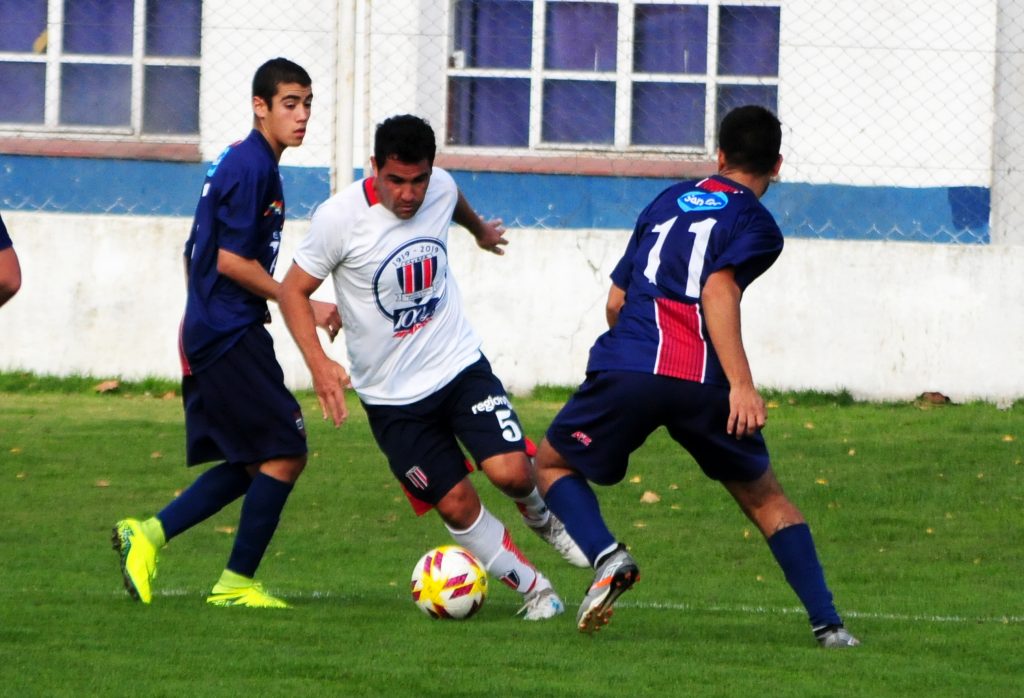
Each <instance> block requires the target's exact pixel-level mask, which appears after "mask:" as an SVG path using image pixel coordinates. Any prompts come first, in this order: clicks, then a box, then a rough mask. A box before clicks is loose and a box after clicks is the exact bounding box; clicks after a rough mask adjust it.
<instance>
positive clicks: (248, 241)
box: [211, 159, 266, 259]
mask: <svg viewBox="0 0 1024 698" xmlns="http://www.w3.org/2000/svg"><path fill="white" fill-rule="evenodd" d="M211 188H212V189H214V190H215V191H216V192H217V202H216V213H215V216H216V220H217V229H218V235H217V247H218V248H220V249H225V250H228V251H229V252H234V253H235V254H237V255H239V256H240V257H245V258H246V259H256V258H257V257H259V255H260V253H261V252H262V251H263V247H264V246H265V244H266V243H265V242H264V241H263V240H261V239H260V235H259V224H260V219H261V217H262V210H261V203H262V198H263V197H262V194H263V186H262V182H261V181H260V178H259V177H258V176H257V173H256V172H255V171H254V169H253V168H252V167H238V166H237V163H235V162H231V161H230V159H229V160H228V161H227V162H223V163H221V165H220V167H218V168H217V172H216V173H214V176H213V179H212V182H211Z"/></svg>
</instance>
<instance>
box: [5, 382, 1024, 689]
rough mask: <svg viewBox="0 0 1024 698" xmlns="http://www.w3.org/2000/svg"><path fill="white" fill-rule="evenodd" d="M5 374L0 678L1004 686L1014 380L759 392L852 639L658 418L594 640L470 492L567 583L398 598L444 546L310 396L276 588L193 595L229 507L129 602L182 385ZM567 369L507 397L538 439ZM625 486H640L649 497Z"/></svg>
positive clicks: (225, 526)
mask: <svg viewBox="0 0 1024 698" xmlns="http://www.w3.org/2000/svg"><path fill="white" fill-rule="evenodd" d="M94 382H95V381H92V382H91V381H89V380H87V379H82V380H80V381H78V382H73V383H69V382H66V381H51V382H47V381H40V380H36V379H26V378H25V377H12V376H7V377H5V378H3V379H0V511H2V519H0V520H2V522H3V525H2V526H0V550H2V564H0V695H4V696H175V697H178V696H182V695H185V696H240V695H253V696H477V695H519V694H521V695H527V696H616V697H617V698H621V697H622V696H629V695H652V696H655V695H656V696H690V695H696V696H753V695H768V696H907V695H914V694H919V695H927V696H1009V695H1021V692H1022V689H1021V686H1022V685H1024V658H1022V653H1021V649H1020V648H1021V645H1022V642H1024V583H1022V580H1021V576H1022V572H1024V562H1022V550H1024V516H1022V509H1024V507H1022V504H1024V421H1022V412H1024V404H1022V403H1020V402H1018V403H1017V404H1016V405H1015V406H1014V407H1013V408H1012V409H1010V410H1005V411H999V410H997V409H996V408H995V407H993V406H991V405H986V404H971V405H946V406H937V407H930V406H924V405H915V404H899V405H871V404H860V403H853V402H852V401H851V400H849V399H848V398H847V397H845V396H833V397H828V396H815V395H803V394H797V395H785V394H783V395H772V396H771V403H770V406H771V410H770V417H769V426H768V428H767V431H766V437H767V438H768V441H769V446H770V448H771V449H772V453H773V458H774V461H775V467H776V470H777V471H778V473H779V476H780V479H781V480H782V482H783V484H784V486H785V487H786V489H787V491H788V493H789V494H790V496H791V497H792V498H793V500H794V501H795V502H796V503H797V504H798V505H799V506H800V507H801V509H802V510H803V511H804V513H805V514H806V516H807V518H808V519H809V521H810V522H811V525H812V529H813V531H814V534H815V538H816V540H817V543H818V548H819V553H820V555H821V558H822V561H823V563H824V565H825V569H826V574H827V576H828V579H829V582H830V585H831V586H832V589H833V591H834V592H835V595H836V600H837V603H838V606H839V608H840V611H841V612H842V613H844V615H845V618H846V621H847V625H848V626H849V627H850V628H851V630H852V631H853V632H854V633H855V634H856V635H858V636H859V637H860V638H861V639H862V641H863V643H864V644H863V645H862V646H861V647H859V648H856V649H854V650H850V651H840V652H827V651H823V650H821V649H819V648H818V647H817V646H816V645H815V644H814V642H813V640H812V638H811V635H810V633H809V631H808V627H807V623H806V620H805V618H804V615H803V612H802V610H801V609H800V608H799V604H798V602H797V600H796V598H795V596H794V595H793V594H792V592H791V591H790V589H789V587H788V586H787V585H786V583H785V581H784V580H783V579H782V575H781V573H780V572H779V570H778V568H777V567H776V566H775V563H774V561H773V559H772V557H771V555H770V553H769V551H768V548H767V546H766V545H765V544H764V543H763V541H762V540H761V539H760V537H759V535H758V534H757V532H756V530H755V529H754V528H753V527H752V526H751V525H750V524H749V523H748V522H747V521H746V520H745V519H743V517H742V515H741V514H740V513H739V511H738V509H737V508H736V506H735V505H734V504H733V503H732V501H731V499H729V498H728V496H727V495H726V493H725V492H724V490H723V489H722V488H721V487H720V486H718V485H716V484H715V483H713V482H710V481H708V480H706V479H704V478H703V476H702V475H701V474H700V472H699V470H698V469H697V467H696V466H695V465H694V464H693V462H692V461H691V460H690V459H689V457H688V456H686V455H685V454H684V453H682V452H681V451H679V450H678V449H677V448H676V447H675V446H674V444H672V443H671V441H670V440H669V439H668V438H667V437H666V436H665V435H664V434H663V433H657V434H655V435H654V436H653V437H652V438H651V439H650V440H649V442H648V443H647V444H646V445H645V447H644V448H643V449H642V450H641V451H640V452H639V453H638V454H636V456H635V458H634V460H633V463H632V467H631V471H630V475H629V476H628V477H627V480H626V481H625V482H623V483H622V484H620V485H619V486H617V487H613V488H601V489H599V491H598V493H599V496H600V497H601V501H602V504H603V507H604V511H605V514H606V517H607V519H608V521H609V523H610V525H611V526H612V528H613V530H614V531H616V532H617V533H618V534H619V535H620V537H621V538H622V539H624V540H625V541H626V542H627V543H629V545H630V546H631V548H632V550H633V553H634V555H635V557H636V558H637V560H638V562H639V563H640V566H641V571H642V579H641V581H640V583H639V584H637V586H636V587H634V589H633V590H632V591H631V592H630V593H629V594H627V595H626V596H624V597H623V598H622V600H621V601H620V603H619V604H618V606H617V612H616V616H615V619H614V621H613V622H612V624H611V625H610V626H609V627H608V628H606V629H604V630H603V631H602V632H600V633H598V634H596V635H594V636H582V635H579V634H578V633H576V632H575V630H574V625H573V617H574V614H575V607H576V605H577V604H578V602H579V601H580V599H581V597H582V592H583V590H584V589H585V587H586V586H587V585H588V583H589V581H590V575H589V573H588V572H587V571H585V570H578V569H575V568H572V567H569V566H568V565H566V564H564V563H562V562H561V559H560V558H558V557H557V555H556V554H555V553H554V552H553V551H551V550H549V549H547V548H546V547H545V546H544V545H543V544H542V543H541V541H540V540H539V539H537V538H535V537H534V536H532V535H531V534H530V533H529V532H527V531H526V530H525V528H524V527H523V525H522V524H521V523H520V522H519V521H518V516H517V514H516V513H515V509H514V507H513V506H512V505H511V503H509V502H507V501H505V500H503V499H501V498H500V497H498V496H496V493H495V491H494V490H493V489H492V488H491V487H490V486H489V485H488V484H487V483H486V481H485V480H484V478H483V477H482V475H480V474H476V475H474V476H473V477H474V478H475V482H476V483H477V484H478V487H479V489H480V490H481V493H482V495H483V497H484V499H485V501H486V503H487V504H488V506H489V507H490V508H491V509H492V510H493V511H494V512H495V513H497V514H498V515H499V516H500V517H501V518H503V519H504V520H505V521H506V523H508V524H509V527H510V529H511V530H512V532H513V535H514V536H515V537H516V539H517V540H518V542H519V544H520V547H521V548H522V549H523V550H524V552H526V554H527V555H528V556H530V557H531V559H532V560H533V561H534V562H535V563H536V564H537V565H538V566H539V567H541V568H542V569H543V570H544V571H545V572H546V573H547V574H548V576H549V577H551V578H552V580H553V582H554V583H555V586H556V588H557V589H558V590H559V591H560V592H561V594H562V596H563V598H564V599H565V600H566V602H567V604H568V605H569V611H568V612H567V613H566V614H565V615H564V616H561V617H559V618H557V619H555V620H553V621H548V622H545V623H526V622H524V621H521V620H520V619H518V618H516V617H514V615H513V614H514V613H515V611H516V609H517V607H518V604H517V601H518V596H517V595H516V594H514V593H513V592H511V591H510V590H508V589H506V588H504V587H503V586H501V585H496V584H492V585H491V592H490V596H489V598H488V601H487V603H486V604H485V606H484V608H483V610H482V611H481V612H480V613H479V614H478V615H477V616H475V617H474V618H473V619H471V620H469V621H466V622H443V621H433V620H430V619H429V618H427V617H426V616H424V615H422V614H421V613H420V612H419V611H418V610H417V609H416V608H415V606H414V605H413V603H412V601H411V600H410V598H409V593H408V580H409V574H410V572H411V570H412V566H413V564H414V563H415V562H416V560H417V558H418V557H419V556H420V555H421V554H422V553H423V552H424V551H426V550H427V549H428V548H430V547H432V546H434V545H437V544H441V543H446V542H448V540H449V539H448V537H447V535H446V533H445V530H444V528H443V526H442V524H441V523H440V521H439V520H438V519H437V517H436V515H428V516H426V517H424V518H423V519H416V518H415V517H414V515H413V514H412V512H411V509H410V508H409V507H408V505H407V504H406V503H405V500H404V497H403V495H402V494H401V492H400V490H399V488H398V486H397V484H396V483H395V482H394V481H393V480H392V478H391V475H390V473H389V472H388V470H387V467H386V465H385V463H384V460H383V458H382V456H381V455H380V454H379V453H378V451H377V449H376V447H375V446H374V444H373V441H372V437H371V436H370V433H369V430H368V428H367V425H366V421H365V418H364V417H363V415H362V412H361V409H360V408H359V407H358V403H357V402H356V401H354V400H353V402H352V404H351V407H352V413H353V416H352V418H351V420H350V422H349V423H348V424H347V425H345V426H344V427H343V428H342V429H341V430H338V431H334V430H333V429H331V428H329V427H327V426H326V425H324V424H323V423H322V422H320V420H319V418H318V417H319V413H318V409H317V408H316V401H315V398H314V397H312V396H311V395H310V394H308V393H307V394H303V395H301V396H300V400H301V402H302V404H303V408H304V410H305V411H306V417H307V424H308V427H309V434H310V446H311V458H310V465H309V466H308V468H307V470H306V474H305V475H304V476H303V478H302V480H300V482H299V484H298V487H297V488H296V490H295V492H294V494H293V495H292V499H291V500H290V502H289V505H288V507H287V509H286V510H285V515H284V518H283V520H282V525H281V527H280V529H279V530H278V533H277V536H276V537H275V539H274V541H273V543H272V545H271V548H270V551H269V553H268V555H267V558H266V559H265V561H264V563H263V566H262V568H261V570H260V578H261V579H262V580H263V581H264V583H265V585H266V586H267V587H268V588H269V589H270V590H271V591H272V592H275V593H278V594H280V595H282V596H283V597H285V598H287V599H288V600H289V601H290V602H292V603H293V605H294V606H295V608H294V609H293V610H291V611H284V612H280V611H254V610H249V609H220V608H211V607H207V606H206V604H205V603H204V597H205V595H206V593H207V592H208V591H209V588H210V587H211V586H212V584H213V582H214V581H215V580H216V578H217V576H218V574H219V573H220V571H221V569H222V567H223V565H224V563H225V561H226V559H227V555H228V552H229V549H230V545H231V539H232V532H233V528H234V526H235V525H236V523H237V516H238V505H237V503H236V504H235V505H232V506H231V507H229V508H228V509H226V510H224V511H222V512H221V513H220V514H218V515H217V516H215V517H214V518H213V519H211V520H209V521H207V522H205V523H203V524H201V525H200V526H198V527H197V528H195V529H192V530H191V531H189V532H187V533H186V534H184V535H182V536H181V537H179V538H177V539H175V540H173V541H172V542H171V543H170V544H169V545H168V546H167V547H166V548H165V549H164V551H163V553H162V556H161V565H160V568H159V576H158V578H157V580H156V593H155V598H154V601H153V604H152V605H151V606H149V607H144V606H142V605H139V604H136V603H133V602H132V601H130V600H129V598H128V597H127V595H126V594H125V593H124V591H123V588H122V587H121V580H120V575H119V572H118V567H117V560H116V556H115V553H114V552H113V551H112V550H111V549H110V543H109V537H110V528H111V526H112V524H113V523H114V521H116V520H117V519H118V518H121V517H124V516H127V515H133V516H141V515H149V514H153V513H155V512H156V511H157V510H158V509H159V508H160V507H161V506H162V505H163V504H164V503H166V501H167V500H169V499H170V498H171V497H173V496H174V494H175V492H176V491H178V490H180V489H181V488H183V487H185V486H187V485H188V484H189V483H190V482H191V481H192V479H193V478H194V476H195V475H196V472H195V471H190V470H188V469H186V468H185V467H184V466H183V465H182V462H183V426H182V417H181V407H180V403H179V400H178V399H177V398H172V397H162V396H163V393H164V392H166V390H167V389H168V388H167V386H165V385H162V384H160V383H159V382H151V383H147V384H145V385H142V386H139V385H136V386H125V387H123V388H122V389H121V390H120V391H116V392H114V393H108V394H103V395H99V394H95V393H94V392H92V390H91V385H92V383H94ZM565 396H566V393H565V392H564V391H560V390H543V391H538V393H536V394H535V395H534V396H532V397H529V398H526V397H520V398H518V399H517V400H516V405H517V409H518V410H519V412H520V415H521V417H522V419H523V422H524V424H525V426H526V427H527V430H528V432H529V433H530V434H531V435H532V436H533V437H534V438H538V437H539V436H540V434H542V433H543V430H544V428H545V427H546V426H547V423H548V421H549V420H550V418H551V417H552V416H553V414H554V413H555V411H556V410H557V409H558V407H559V406H560V405H561V404H562V401H563V400H564V398H565ZM645 492H653V493H655V494H656V495H657V496H658V497H660V501H658V502H656V503H652V504H644V503H641V501H640V500H641V497H642V496H643V494H644V493H645Z"/></svg>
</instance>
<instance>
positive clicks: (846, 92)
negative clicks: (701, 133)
mask: <svg viewBox="0 0 1024 698" xmlns="http://www.w3.org/2000/svg"><path fill="white" fill-rule="evenodd" d="M996 5H997V3H996V2H995V1H994V0H984V1H982V0H978V1H977V2H971V3H954V2H931V1H923V0H913V1H910V2H887V1H886V0H840V1H839V2H831V3H820V2H812V1H807V0H788V1H786V2H783V4H782V15H781V16H782V26H781V37H780V43H781V48H780V57H779V61H780V66H779V81H780V82H779V113H780V116H781V118H782V120H783V122H784V124H783V125H784V128H785V132H784V136H783V144H784V148H785V154H786V172H785V177H786V180H787V181H794V182H814V183H821V182H830V183H834V184H855V185H897V186H904V187H923V186H949V185H954V184H955V185H958V186H986V187H987V186H989V184H990V177H991V168H992V129H993V120H994V114H993V99H992V86H993V84H995V61H996V51H995V48H996ZM1017 14H1018V15H1019V14H1020V10H1018V11H1017ZM1018 74H1019V73H1018ZM1016 113H1017V114H1020V113H1021V112H1016Z"/></svg>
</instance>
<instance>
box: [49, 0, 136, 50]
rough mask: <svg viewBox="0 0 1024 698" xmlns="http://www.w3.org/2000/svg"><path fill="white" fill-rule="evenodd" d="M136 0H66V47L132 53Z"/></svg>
mask: <svg viewBox="0 0 1024 698" xmlns="http://www.w3.org/2000/svg"><path fill="white" fill-rule="evenodd" d="M133 4H134V3H133V0H103V1H102V2H97V0H64V50H65V51H67V52H68V53H95V54H100V55H105V56H129V55H131V53H132V19H133V17H132V12H133Z"/></svg>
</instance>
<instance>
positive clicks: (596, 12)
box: [544, 2, 619, 72]
mask: <svg viewBox="0 0 1024 698" xmlns="http://www.w3.org/2000/svg"><path fill="white" fill-rule="evenodd" d="M618 14H619V8H618V5H616V4H611V3H606V2H602V3H597V2H549V3H548V5H547V14H546V20H545V21H546V23H547V24H546V26H545V28H544V67H545V68H550V69H552V70H592V71H594V72H598V71H610V70H615V38H616V29H617V27H616V25H617V20H618Z"/></svg>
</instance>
